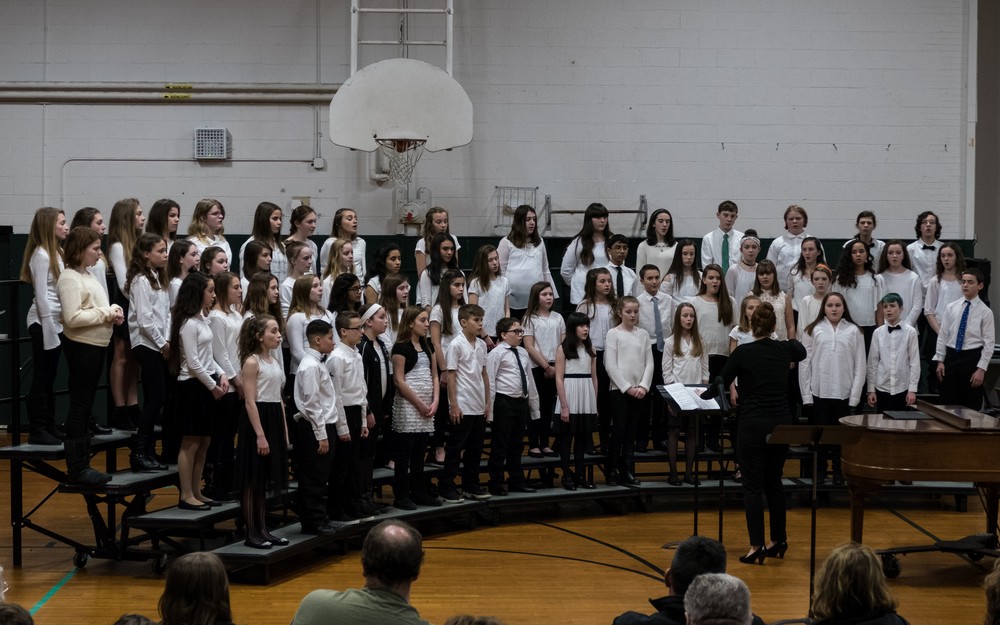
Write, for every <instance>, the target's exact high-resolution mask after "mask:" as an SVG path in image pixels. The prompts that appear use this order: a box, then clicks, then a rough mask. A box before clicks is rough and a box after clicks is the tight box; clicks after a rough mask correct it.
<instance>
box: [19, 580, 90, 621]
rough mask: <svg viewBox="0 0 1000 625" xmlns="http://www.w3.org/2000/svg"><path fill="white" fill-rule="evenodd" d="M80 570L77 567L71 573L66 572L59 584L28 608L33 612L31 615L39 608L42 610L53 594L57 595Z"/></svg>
mask: <svg viewBox="0 0 1000 625" xmlns="http://www.w3.org/2000/svg"><path fill="white" fill-rule="evenodd" d="M79 570H80V569H76V568H75V569H73V570H72V571H70V572H69V573H66V576H65V577H63V578H62V579H61V580H59V583H58V584H56V585H55V586H53V587H52V588H50V589H49V591H48V592H47V593H45V596H44V597H42V598H41V599H39V600H38V603H36V604H35V605H33V606H31V609H30V610H28V611H29V612H31V615H32V616H34V615H35V613H36V612H38V611H39V610H41V609H42V606H44V605H45V604H46V603H48V601H49V599H51V598H52V596H53V595H55V594H56V593H57V592H59V589H60V588H62V587H63V586H65V585H66V583H67V582H69V580H71V579H73V576H74V575H76V572H77V571H79Z"/></svg>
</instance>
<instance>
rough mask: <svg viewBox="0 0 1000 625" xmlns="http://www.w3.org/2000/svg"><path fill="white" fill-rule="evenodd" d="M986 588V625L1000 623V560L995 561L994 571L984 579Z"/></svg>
mask: <svg viewBox="0 0 1000 625" xmlns="http://www.w3.org/2000/svg"><path fill="white" fill-rule="evenodd" d="M983 586H984V587H985V588H986V620H985V621H983V622H984V623H985V625H1000V560H997V561H996V562H994V563H993V571H991V572H990V574H989V575H987V576H986V579H985V580H983Z"/></svg>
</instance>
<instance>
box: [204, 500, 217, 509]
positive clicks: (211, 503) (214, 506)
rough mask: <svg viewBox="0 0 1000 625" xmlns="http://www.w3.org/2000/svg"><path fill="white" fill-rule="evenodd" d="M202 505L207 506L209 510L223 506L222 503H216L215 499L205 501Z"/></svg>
mask: <svg viewBox="0 0 1000 625" xmlns="http://www.w3.org/2000/svg"><path fill="white" fill-rule="evenodd" d="M201 503H203V504H205V505H206V506H208V507H209V508H219V507H221V506H222V502H221V501H215V500H214V499H213V500H212V501H203V502H201Z"/></svg>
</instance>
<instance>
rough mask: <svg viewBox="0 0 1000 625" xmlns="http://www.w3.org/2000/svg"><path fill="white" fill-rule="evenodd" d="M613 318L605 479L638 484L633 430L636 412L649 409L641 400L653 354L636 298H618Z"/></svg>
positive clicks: (606, 355) (608, 349) (650, 376)
mask: <svg viewBox="0 0 1000 625" xmlns="http://www.w3.org/2000/svg"><path fill="white" fill-rule="evenodd" d="M615 319H616V320H617V321H618V322H619V324H618V325H617V326H615V327H614V328H612V329H611V330H610V331H609V332H608V337H607V340H606V342H605V347H604V366H605V368H606V369H607V371H608V377H609V378H610V379H611V405H612V408H613V410H614V417H613V421H612V429H611V449H610V451H609V453H608V474H607V475H606V476H605V479H606V481H607V483H608V484H609V485H612V486H613V485H615V484H621V485H623V486H638V485H639V480H638V479H637V478H636V477H635V475H634V473H633V471H632V463H633V461H634V457H635V429H636V424H637V422H638V420H639V414H640V413H642V412H643V411H644V410H647V409H648V408H647V406H646V405H645V401H644V400H645V398H646V394H647V393H648V392H649V389H650V388H651V385H652V381H653V353H652V352H651V351H650V350H649V334H647V333H646V331H645V330H643V329H642V328H640V327H639V301H638V300H637V299H635V298H634V297H632V296H631V295H626V296H625V297H622V298H620V299H619V300H618V301H617V302H616V303H615Z"/></svg>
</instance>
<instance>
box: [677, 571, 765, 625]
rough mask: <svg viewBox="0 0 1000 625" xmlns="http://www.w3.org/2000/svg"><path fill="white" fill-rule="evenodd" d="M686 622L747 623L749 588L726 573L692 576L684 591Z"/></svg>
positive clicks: (749, 617) (706, 624) (711, 624)
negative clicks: (691, 580) (692, 578)
mask: <svg viewBox="0 0 1000 625" xmlns="http://www.w3.org/2000/svg"><path fill="white" fill-rule="evenodd" d="M684 612H685V614H686V615H687V625H750V622H751V620H752V618H753V615H752V613H751V612H750V589H749V588H747V585H746V584H744V583H743V581H742V580H740V579H738V578H735V577H733V576H732V575H727V574H725V573H706V574H704V575H699V576H698V577H696V578H694V581H693V582H691V586H689V587H688V590H687V592H686V593H684Z"/></svg>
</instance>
